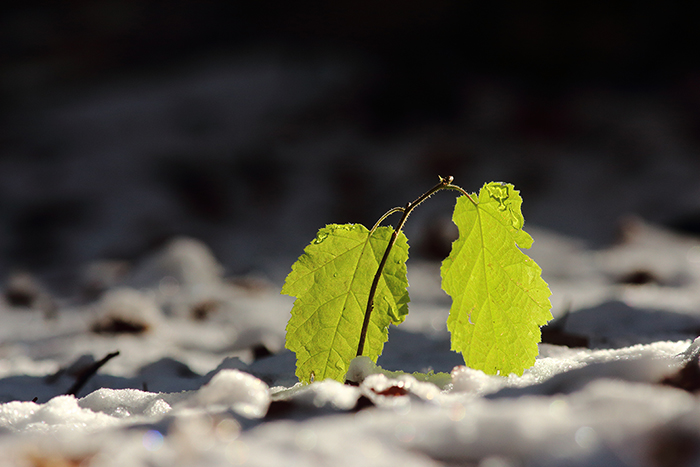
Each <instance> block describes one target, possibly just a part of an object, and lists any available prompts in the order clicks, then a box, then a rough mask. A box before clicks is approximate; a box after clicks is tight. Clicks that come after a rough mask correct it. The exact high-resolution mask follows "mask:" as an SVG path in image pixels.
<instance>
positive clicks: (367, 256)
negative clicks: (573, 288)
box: [282, 177, 552, 382]
mask: <svg viewBox="0 0 700 467" xmlns="http://www.w3.org/2000/svg"><path fill="white" fill-rule="evenodd" d="M452 182H453V178H452V177H446V178H442V177H440V182H439V183H438V184H437V185H435V186H434V187H432V188H431V189H430V190H428V191H426V192H425V193H424V194H422V195H421V196H419V197H418V198H417V199H416V200H414V201H412V202H410V203H408V204H407V205H406V206H405V207H397V208H393V209H390V210H389V211H387V212H386V213H385V214H384V215H383V216H382V217H380V218H379V220H378V221H377V223H376V224H375V225H374V227H372V229H371V230H368V229H367V228H366V227H364V226H362V225H359V224H343V225H338V224H330V225H327V226H326V227H324V228H322V229H320V230H319V231H318V234H317V235H316V238H315V239H314V240H313V241H312V242H311V244H309V245H308V246H307V247H306V249H305V250H304V254H302V255H301V256H300V257H299V259H298V260H297V261H296V262H295V263H294V265H293V266H292V271H291V272H290V273H289V275H288V276H287V279H286V281H285V283H284V286H283V287H282V293H283V294H286V295H290V296H292V297H296V300H295V301H294V306H293V308H292V314H291V318H290V320H289V322H288V324H287V339H286V347H287V348H288V349H290V350H292V351H293V352H295V353H296V357H297V370H296V375H297V377H298V378H299V380H300V381H303V382H310V381H313V380H314V379H317V380H322V379H326V378H332V379H335V380H338V381H343V380H344V378H345V374H346V373H347V370H348V367H349V365H350V361H351V360H352V359H353V357H355V356H360V355H364V356H367V357H369V358H371V359H372V361H374V362H376V361H377V358H378V357H379V356H380V355H381V353H382V349H383V347H384V343H385V342H386V341H387V339H388V329H389V325H390V324H394V325H398V324H400V323H402V322H403V321H404V319H405V318H406V315H407V314H408V302H409V301H410V300H409V297H408V291H407V288H408V280H407V279H406V260H407V259H408V240H407V239H406V236H405V235H404V233H403V232H402V228H403V226H404V224H405V223H406V220H407V219H408V216H409V215H410V214H411V212H412V211H413V210H414V209H415V208H416V207H418V206H419V205H420V204H422V203H423V202H424V201H425V200H426V199H428V198H429V197H430V196H432V195H433V194H435V193H436V192H438V191H441V190H454V191H457V192H459V193H460V196H459V197H458V198H457V203H456V205H455V210H454V214H453V217H452V219H453V221H454V223H455V224H456V225H457V227H458V229H459V237H458V238H457V240H455V241H454V242H453V244H452V250H451V252H450V254H449V256H448V257H447V258H446V259H445V260H444V261H443V263H442V267H441V270H440V272H441V276H442V288H443V289H444V290H445V292H447V293H448V294H449V295H450V296H451V297H452V306H451V308H450V315H449V317H448V319H447V328H448V330H449V331H450V334H451V342H452V350H455V351H458V352H461V353H462V355H463V357H464V361H465V364H466V365H467V366H469V367H471V368H475V369H479V370H483V371H484V372H486V373H488V374H502V375H507V374H509V373H515V374H518V375H522V373H523V371H524V369H525V368H529V367H531V366H532V365H533V364H534V362H535V357H536V356H537V353H538V347H537V344H538V342H540V339H541V334H540V326H543V325H544V324H546V323H547V321H549V320H551V319H552V314H551V312H550V309H551V304H550V301H549V296H550V295H551V292H550V290H549V287H548V286H547V283H546V282H545V281H544V280H543V279H542V277H541V273H542V270H541V269H540V267H539V266H538V265H537V264H536V263H535V262H534V261H533V260H532V259H531V258H529V257H528V256H527V255H525V254H524V253H523V252H522V251H520V248H530V246H531V245H532V237H530V235H529V234H527V233H526V232H525V231H524V230H522V227H523V223H524V219H523V216H522V213H521V209H520V207H521V204H522V198H520V194H519V192H518V191H517V190H515V188H514V187H513V185H511V184H506V183H499V182H491V183H487V184H485V185H484V186H483V187H482V188H481V190H480V191H479V194H478V196H477V195H476V194H474V193H472V194H471V195H470V194H469V193H467V192H466V191H465V190H463V189H462V188H460V187H459V186H457V185H454V184H453V183H452ZM394 213H401V214H402V215H401V219H400V220H399V222H398V224H397V225H396V228H395V229H394V228H392V227H387V226H381V223H382V222H384V220H386V218H387V217H389V216H390V215H392V214H394Z"/></svg>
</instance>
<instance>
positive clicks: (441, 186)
mask: <svg viewBox="0 0 700 467" xmlns="http://www.w3.org/2000/svg"><path fill="white" fill-rule="evenodd" d="M453 180H454V177H452V176H451V175H450V176H449V177H444V178H443V177H440V182H439V183H438V184H437V185H435V186H434V187H432V188H431V189H430V190H428V191H426V192H425V193H423V194H422V195H420V196H419V197H418V198H416V199H415V200H414V201H413V202H411V203H408V204H407V205H406V207H404V208H393V209H391V210H389V211H387V213H386V214H384V215H383V216H382V217H381V218H380V219H379V221H378V222H377V224H375V226H374V227H373V228H372V232H374V230H375V229H376V228H377V226H378V225H379V224H380V223H381V222H382V221H383V220H384V219H386V218H387V217H388V216H389V215H391V214H393V213H395V212H402V213H403V215H402V216H401V220H400V221H399V223H398V225H397V226H396V229H394V231H393V232H392V234H391V238H390V239H389V244H388V245H387V246H386V250H384V256H382V259H381V261H380V262H379V267H378V268H377V272H376V274H375V275H374V279H373V280H372V287H371V288H370V290H369V298H368V299H367V309H366V310H365V317H364V320H363V322H362V331H360V342H359V344H358V345H357V356H358V357H359V356H361V355H362V352H364V349H365V341H366V339H367V330H368V329H369V321H370V318H371V316H372V311H373V310H374V296H375V295H376V293H377V287H378V286H379V279H380V278H381V277H382V271H383V270H384V266H385V265H386V262H387V260H388V259H389V253H390V252H391V248H392V247H393V246H394V243H396V239H397V238H398V236H399V232H401V229H402V228H403V226H404V224H405V223H406V220H407V219H408V216H409V215H410V214H411V211H413V209H414V208H416V207H417V206H418V205H419V204H421V203H422V202H423V201H425V200H426V199H428V198H430V197H431V196H432V195H434V194H435V193H437V192H438V191H440V190H445V189H450V190H457V191H460V192H462V193H463V194H465V195H466V196H467V197H469V194H467V192H466V191H464V190H463V189H462V188H460V187H458V186H457V185H453V184H452V181H453ZM469 199H470V200H471V201H472V202H474V200H472V199H471V197H469ZM372 232H370V235H371V234H372ZM368 241H369V240H368Z"/></svg>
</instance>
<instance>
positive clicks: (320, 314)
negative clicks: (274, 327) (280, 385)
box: [282, 224, 409, 383]
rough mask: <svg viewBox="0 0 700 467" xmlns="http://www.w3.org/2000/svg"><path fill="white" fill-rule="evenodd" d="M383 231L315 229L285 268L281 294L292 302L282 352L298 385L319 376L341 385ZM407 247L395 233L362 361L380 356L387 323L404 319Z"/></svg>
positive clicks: (388, 231)
mask: <svg viewBox="0 0 700 467" xmlns="http://www.w3.org/2000/svg"><path fill="white" fill-rule="evenodd" d="M393 232H394V230H393V228H391V227H378V228H377V229H376V230H375V231H374V232H373V233H371V235H370V231H369V230H368V229H367V228H366V227H364V226H363V225H360V224H343V225H339V224H330V225H328V226H326V227H324V228H322V229H320V230H319V232H318V234H317V236H316V239H314V240H313V241H312V242H311V243H310V244H309V245H308V246H307V247H306V249H305V250H304V254H302V255H301V256H300V257H299V259H298V260H297V261H296V263H294V265H293V266H292V272H290V273H289V275H288V276H287V279H286V281H285V283H284V286H283V287H282V293H283V294H285V295H290V296H292V297H296V300H295V301H294V306H293V308H292V316H291V318H290V320H289V322H288V323H287V340H286V344H285V346H286V347H287V348H288V349H290V350H292V351H293V352H294V353H296V357H297V370H296V375H297V377H298V378H299V380H300V381H302V382H307V383H308V382H310V381H311V380H313V379H315V380H319V381H320V380H324V379H327V378H331V379H335V380H337V381H340V382H343V381H344V379H345V374H346V373H347V370H348V367H349V365H350V362H351V361H352V359H353V358H355V355H356V352H357V347H358V343H359V341H360V333H361V329H362V321H363V319H364V315H365V309H366V306H367V300H368V297H369V290H370V288H371V285H372V280H373V279H374V275H375V274H376V272H377V269H378V268H379V263H380V261H381V259H382V256H383V255H384V251H385V250H386V247H387V244H388V243H389V240H390V238H391V235H392V233H393ZM407 259H408V242H407V240H406V236H405V235H404V234H403V233H402V232H400V233H399V236H398V238H397V240H396V244H395V245H394V247H393V248H392V250H391V253H390V255H389V258H388V261H387V263H386V265H385V267H384V270H383V271H382V275H381V278H380V281H379V285H378V287H377V292H376V295H375V298H374V311H373V312H372V315H371V320H370V326H369V329H368V333H367V339H366V341H365V347H364V352H363V355H365V356H368V357H369V358H371V359H372V361H375V362H376V361H377V358H378V357H379V355H381V353H382V349H383V348H384V343H385V342H386V341H387V339H388V336H389V335H388V328H389V325H390V324H399V323H401V322H403V320H404V319H405V317H406V315H407V314H408V302H409V297H408V292H407V290H406V289H407V287H408V279H407V278H406V260H407Z"/></svg>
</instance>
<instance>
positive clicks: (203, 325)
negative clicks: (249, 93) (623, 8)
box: [0, 221, 700, 467]
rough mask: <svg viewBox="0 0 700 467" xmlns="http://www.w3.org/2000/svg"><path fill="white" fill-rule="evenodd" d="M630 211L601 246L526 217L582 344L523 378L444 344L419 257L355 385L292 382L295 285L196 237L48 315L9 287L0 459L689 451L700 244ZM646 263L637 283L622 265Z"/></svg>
mask: <svg viewBox="0 0 700 467" xmlns="http://www.w3.org/2000/svg"><path fill="white" fill-rule="evenodd" d="M635 222H636V224H635V226H634V228H633V229H632V232H631V233H630V236H629V238H628V239H627V240H626V241H625V243H623V244H619V245H614V246H611V247H609V248H606V249H599V250H590V249H587V248H586V247H585V246H583V245H581V244H580V243H578V242H577V241H576V240H574V239H569V238H566V237H562V236H560V235H556V234H553V233H551V232H548V231H546V230H542V229H538V228H536V227H533V228H532V229H531V231H532V232H533V236H534V238H535V242H536V243H535V245H536V247H534V248H533V250H532V252H531V253H532V255H533V257H534V258H535V260H537V261H538V262H539V264H540V265H541V266H542V268H543V270H544V276H545V279H546V280H547V281H548V282H549V283H550V285H551V288H552V291H553V294H554V295H553V303H554V308H553V313H554V315H555V317H556V318H557V320H558V321H559V323H560V324H559V325H560V328H561V329H560V330H561V331H564V332H567V333H572V334H577V335H579V336H584V337H586V338H587V339H588V342H589V346H588V348H584V347H577V348H574V347H572V348H570V347H565V346H561V345H553V344H548V343H542V344H540V355H539V357H538V359H537V361H536V363H535V365H534V366H533V367H532V368H530V369H528V370H526V371H525V373H524V374H523V375H522V376H515V375H508V376H489V375H486V374H484V373H483V372H481V371H478V370H473V369H470V368H467V367H465V366H464V365H463V364H462V362H461V359H460V357H459V355H458V354H455V353H454V352H451V351H450V350H449V334H448V332H447V330H446V328H445V325H444V322H445V319H446V316H447V310H448V308H449V300H448V298H447V297H446V296H445V295H444V294H443V293H442V292H441V291H440V290H439V281H438V279H437V278H438V277H439V276H437V270H438V264H437V263H431V262H426V261H410V262H409V267H408V269H409V279H410V282H411V284H412V285H411V288H410V289H409V292H410V293H411V298H412V302H411V307H410V314H409V317H408V318H407V320H406V322H405V323H404V324H402V325H401V327H398V328H392V330H391V332H390V339H389V342H388V343H387V345H386V347H385V352H384V355H382V357H380V359H379V361H378V364H379V365H377V364H375V363H373V362H371V361H370V360H369V359H367V358H365V357H359V358H357V359H355V360H354V361H353V362H352V363H351V367H350V370H349V372H348V380H349V381H353V382H354V385H350V384H341V383H339V382H336V381H330V380H327V381H315V382H313V383H311V384H309V385H302V384H300V383H298V382H297V380H296V378H295V377H294V355H293V354H292V353H290V352H289V351H287V350H284V348H283V339H284V326H285V324H286V320H287V319H288V317H289V310H290V308H291V301H290V300H288V299H287V298H286V297H283V296H280V295H279V286H275V285H272V284H270V283H263V284H262V285H261V286H260V287H253V288H251V287H250V286H249V284H246V282H245V281H240V280H231V279H229V278H226V277H224V275H223V272H222V268H221V266H220V265H219V263H218V262H217V261H216V259H215V258H214V256H213V254H212V253H211V251H210V250H209V249H208V248H207V247H206V245H204V244H202V243H201V242H198V241H197V240H194V239H189V238H181V239H177V240H175V241H174V242H172V243H169V244H166V245H164V246H163V248H162V249H161V250H160V251H158V252H157V253H156V254H154V255H152V256H150V257H147V258H144V260H143V261H142V262H141V264H140V265H139V266H137V267H135V268H133V269H132V270H130V271H129V272H126V273H124V274H123V276H122V277H121V278H120V279H119V280H118V281H108V280H105V281H104V282H103V284H104V287H105V290H104V291H103V293H102V296H101V298H99V299H97V300H95V301H92V302H85V303H79V302H71V301H63V302H59V303H58V305H57V306H56V310H55V311H54V312H53V313H52V314H49V315H47V314H46V313H45V311H43V310H42V309H41V307H39V306H38V305H37V306H35V307H33V308H26V307H25V308H21V307H17V306H11V305H10V304H9V303H3V304H2V305H1V306H0V319H1V320H2V323H3V326H2V329H1V330H0V332H1V333H2V345H1V346H0V352H1V353H0V356H1V357H2V358H1V359H0V401H2V403H0V465H2V466H5V465H8V466H9V465H12V466H36V465H49V464H51V465H63V464H66V463H72V464H76V465H77V464H80V465H90V466H117V465H134V466H137V465H153V466H173V465H208V466H215V465H221V466H229V465H251V466H258V465H259V466H267V465H304V466H326V465H334V466H337V465H340V466H343V465H347V466H354V465H366V466H386V465H403V466H439V465H479V466H482V467H494V466H498V467H503V466H517V465H534V466H555V465H573V466H598V465H610V466H628V465H644V466H647V465H649V466H656V465H659V466H662V465H697V463H699V462H700V450H698V448H697V446H699V445H700V417H699V416H698V415H700V403H698V399H697V396H696V395H695V394H694V393H692V392H689V391H688V390H684V389H680V388H678V387H676V386H679V384H675V386H674V385H673V384H671V383H670V382H671V381H672V380H673V379H674V378H678V377H679V376H680V375H681V373H682V369H683V368H686V369H690V370H688V371H690V373H692V369H693V368H695V371H696V372H700V371H699V370H700V368H697V367H698V354H699V353H700V351H699V350H698V349H700V340H698V341H695V342H694V339H695V337H696V335H697V332H698V329H700V325H699V323H700V321H699V320H700V312H699V310H700V294H699V293H698V292H697V290H700V288H699V287H698V286H699V285H700V271H699V270H698V266H697V264H698V263H697V261H696V259H695V256H694V255H696V252H697V251H700V243H699V242H697V241H696V240H694V239H692V238H689V237H681V236H678V235H675V234H671V233H669V232H667V231H665V230H664V229H661V228H658V227H655V226H651V225H648V224H644V223H642V222H641V221H635ZM641 268H643V270H644V271H646V272H647V273H648V277H650V278H651V279H650V280H649V281H648V282H646V283H641V284H629V283H625V282H623V281H620V278H621V277H624V276H625V275H628V274H631V273H634V272H636V271H638V270H640V269H641ZM97 270H99V268H93V272H94V271H97ZM93 277H96V276H93ZM203 304H204V305H203ZM115 320H121V321H123V322H129V323H132V324H140V325H141V326H140V327H139V326H135V327H134V328H130V329H127V330H124V329H121V330H114V329H112V330H109V329H108V327H107V324H108V322H111V323H114V322H115ZM116 350H118V351H119V355H117V356H114V357H113V358H111V359H110V360H109V361H107V362H106V363H104V365H102V366H101V367H100V368H99V370H98V371H97V373H96V374H94V375H92V376H91V377H89V378H88V379H87V381H86V384H85V386H84V387H82V388H80V389H79V390H78V392H77V395H75V396H74V395H66V394H65V393H66V392H67V391H68V390H69V388H70V387H71V386H73V385H74V384H75V382H76V380H77V379H78V378H80V377H81V375H84V374H85V372H86V371H88V370H89V369H90V368H92V367H94V366H95V365H96V362H98V361H99V360H100V359H101V358H103V357H105V356H106V355H108V354H109V353H111V352H114V351H116ZM684 371H685V370H684ZM696 378H697V376H696ZM662 383H663V384H662ZM688 384H690V386H689V389H691V390H693V387H694V390H695V391H697V389H698V383H697V381H695V383H694V384H695V386H693V382H692V378H691V380H690V383H688ZM34 398H36V399H35V400H34V401H32V400H33V399H34Z"/></svg>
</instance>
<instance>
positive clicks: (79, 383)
mask: <svg viewBox="0 0 700 467" xmlns="http://www.w3.org/2000/svg"><path fill="white" fill-rule="evenodd" d="M117 355H119V351H118V350H117V351H116V352H112V353H110V354H107V355H106V356H105V357H104V358H103V359H102V360H100V361H97V362H95V363H93V364H92V365H90V366H89V367H87V368H86V369H85V370H84V371H83V372H81V374H80V377H78V379H77V380H76V381H75V383H73V386H71V387H70V389H69V390H68V391H66V393H65V394H66V395H68V396H77V395H78V392H79V391H80V390H81V389H82V388H83V386H85V383H87V382H88V380H89V379H90V378H92V377H93V376H94V375H95V373H97V370H99V369H100V368H102V367H103V366H104V365H105V363H107V362H108V361H110V360H111V359H113V358H114V357H116V356H117Z"/></svg>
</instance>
